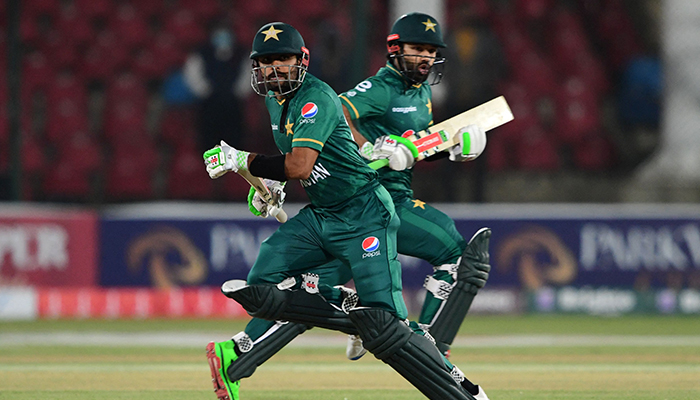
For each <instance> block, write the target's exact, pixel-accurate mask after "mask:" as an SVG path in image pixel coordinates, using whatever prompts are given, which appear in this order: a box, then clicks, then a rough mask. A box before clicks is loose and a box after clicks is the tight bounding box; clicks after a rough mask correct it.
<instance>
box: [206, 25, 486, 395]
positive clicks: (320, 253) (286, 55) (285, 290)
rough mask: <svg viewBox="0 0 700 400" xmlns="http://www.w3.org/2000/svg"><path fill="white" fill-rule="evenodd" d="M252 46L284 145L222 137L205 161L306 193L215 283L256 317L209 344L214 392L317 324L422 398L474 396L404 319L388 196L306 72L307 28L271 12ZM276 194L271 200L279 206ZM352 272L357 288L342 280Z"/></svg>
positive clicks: (330, 94) (255, 74) (323, 87)
mask: <svg viewBox="0 0 700 400" xmlns="http://www.w3.org/2000/svg"><path fill="white" fill-rule="evenodd" d="M250 58H251V59H252V60H253V68H252V79H251V84H252V86H253V89H254V90H255V91H256V92H257V93H258V94H260V95H262V96H265V104H266V106H267V109H268V111H269V114H270V119H271V122H272V131H273V136H274V140H275V143H276V144H277V147H278V148H279V150H280V152H281V153H282V154H278V155H274V156H266V155H261V154H255V153H249V152H245V151H242V150H238V149H235V148H233V147H231V146H228V145H227V144H226V143H225V142H223V141H222V142H221V145H220V146H217V147H216V148H214V149H211V150H209V151H207V152H205V154H204V158H205V163H206V165H207V172H208V173H209V175H210V177H212V178H218V177H220V176H222V175H224V174H225V173H227V172H229V171H233V172H243V171H248V172H249V173H250V174H252V175H253V176H257V177H261V178H265V179H266V180H267V181H266V182H267V185H268V186H269V187H270V188H271V189H272V191H273V192H275V193H280V192H281V189H280V188H281V187H282V184H281V182H285V181H287V180H290V179H296V180H300V181H301V184H302V186H303V187H304V189H305V191H306V193H307V195H308V197H309V199H310V203H311V204H309V205H307V206H306V207H304V208H303V209H302V210H301V211H300V212H299V213H298V214H297V215H296V216H294V217H293V218H291V219H289V221H287V222H286V223H285V224H283V225H281V227H280V228H279V229H278V230H277V231H276V232H275V233H273V234H272V235H271V236H270V237H269V238H268V239H267V240H265V241H264V242H263V243H262V245H261V248H260V253H259V254H258V258H257V259H256V262H255V263H254V265H253V267H252V269H251V271H250V273H249V274H248V277H247V280H246V281H242V280H232V281H228V282H225V283H224V285H223V286H222V289H221V290H222V292H223V293H224V294H225V295H226V296H228V297H230V298H232V299H234V300H236V301H237V302H238V303H240V304H241V305H242V306H243V307H244V308H245V310H246V311H247V312H248V313H249V314H250V315H251V316H253V317H254V318H253V320H251V321H250V323H249V324H248V325H247V327H246V329H245V331H244V332H240V333H239V334H237V335H235V336H234V337H233V338H232V339H231V340H228V341H225V342H220V343H216V342H211V343H209V345H208V346H207V360H208V362H209V365H210V369H211V374H212V378H213V379H212V381H213V383H214V389H215V392H216V395H217V397H218V398H219V399H220V400H227V399H228V400H232V399H238V389H239V385H240V379H241V378H244V377H247V376H250V375H251V374H252V373H253V372H254V371H255V368H256V367H257V366H259V365H261V364H262V363H263V362H264V361H266V360H267V359H268V358H269V357H271V356H272V355H273V354H275V353H276V352H277V351H279V349H281V348H282V347H283V346H284V345H286V344H287V343H288V342H289V341H291V340H292V339H293V338H294V337H296V336H297V335H299V334H300V333H303V332H304V331H305V330H307V329H309V328H311V327H313V326H319V327H323V328H328V329H334V330H339V331H342V332H345V333H347V334H353V335H358V336H359V337H360V338H361V339H362V340H363V343H364V345H365V347H366V348H367V350H368V351H370V352H372V353H373V354H374V355H375V357H377V358H379V359H381V360H382V361H383V362H385V363H387V364H388V365H390V366H391V367H392V368H394V369H395V370H396V371H397V372H398V373H399V374H401V375H402V376H404V377H405V378H406V379H407V380H408V381H409V382H411V383H412V384H413V385H414V386H415V387H416V388H417V389H418V390H420V391H421V392H422V393H423V394H425V395H426V396H427V397H428V398H431V399H460V400H461V399H469V400H474V399H475V397H474V396H473V395H472V394H470V392H474V388H475V387H477V386H476V385H474V384H472V383H471V382H470V381H469V380H467V379H466V378H465V377H464V374H462V372H461V371H460V370H459V369H458V368H457V367H456V366H453V365H452V364H451V363H450V362H449V361H447V360H446V359H445V358H444V357H443V356H442V354H441V353H440V351H439V350H438V349H437V347H435V344H434V342H432V341H431V340H430V336H429V335H425V333H424V332H423V331H422V330H421V329H420V328H419V327H418V325H417V324H415V323H409V322H408V321H407V320H406V316H407V311H406V306H405V304H404V302H403V297H402V294H401V266H400V265H399V263H398V260H397V252H396V231H397V229H398V226H399V220H398V218H397V216H396V213H395V210H394V205H393V202H392V200H391V197H390V196H389V193H388V192H387V190H386V189H385V188H384V187H383V186H381V185H380V184H379V181H378V180H377V173H376V172H375V171H374V170H372V169H371V168H369V167H368V166H367V165H366V163H365V161H364V160H363V159H362V157H361V156H360V154H359V151H358V150H359V149H358V146H357V144H356V143H355V142H354V141H353V138H352V133H351V132H350V129H349V127H348V125H347V123H346V120H345V117H344V115H343V111H342V106H341V104H340V100H339V99H338V97H337V95H336V94H335V92H334V91H333V90H332V89H331V88H330V87H329V86H328V85H327V84H325V83H324V82H322V81H320V80H318V79H317V78H315V77H313V76H312V75H310V74H309V73H307V67H308V63H309V51H308V50H307V49H306V47H305V46H304V41H303V38H302V37H301V35H300V34H299V32H298V31H297V30H296V29H294V28H293V27H292V26H290V25H288V24H285V23H279V22H276V23H270V24H267V25H265V26H263V27H262V28H261V29H260V30H259V31H258V32H257V34H256V35H255V38H254V41H253V50H252V52H251V55H250ZM256 196H258V195H257V194H253V195H252V198H251V204H253V205H254V207H255V208H256V210H257V211H258V212H260V213H262V212H263V210H265V208H266V207H269V206H270V205H269V204H267V203H264V202H262V201H261V200H260V199H256ZM277 198H278V201H277V203H276V204H274V205H273V206H274V207H281V199H282V196H277ZM333 260H338V261H339V263H337V264H334V263H332V262H331V261H333ZM350 279H353V280H354V282H355V287H356V292H355V291H353V290H350V289H347V288H344V287H342V286H338V285H341V284H342V283H345V282H347V281H348V280H350Z"/></svg>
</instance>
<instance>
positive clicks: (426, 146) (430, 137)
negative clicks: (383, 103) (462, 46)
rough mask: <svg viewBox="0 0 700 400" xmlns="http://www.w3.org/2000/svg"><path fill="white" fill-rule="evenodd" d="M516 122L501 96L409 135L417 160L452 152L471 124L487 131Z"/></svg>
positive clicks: (379, 162)
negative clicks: (416, 153) (460, 131)
mask: <svg viewBox="0 0 700 400" xmlns="http://www.w3.org/2000/svg"><path fill="white" fill-rule="evenodd" d="M512 120H513V113H512V112H511V111H510V107H509V106H508V103H507V102H506V99H505V97H503V96H499V97H496V98H495V99H493V100H490V101H487V102H486V103H484V104H482V105H480V106H476V107H474V108H472V109H471V110H467V111H465V112H463V113H461V114H458V115H456V116H454V117H452V118H450V119H447V120H445V121H443V122H441V123H439V124H437V125H433V126H430V127H428V129H426V130H423V131H420V132H416V133H414V134H413V135H410V136H406V138H407V139H408V140H410V141H411V142H412V143H413V144H415V145H416V148H418V157H417V158H416V160H417V161H420V160H422V159H424V158H428V157H430V156H432V155H433V154H436V153H438V152H441V151H444V150H447V149H449V148H450V147H452V146H454V145H455V144H457V143H459V139H458V138H457V131H459V129H460V128H462V127H463V126H467V125H470V124H474V125H478V126H479V127H480V128H481V129H483V130H484V131H485V132H486V131H490V130H491V129H493V128H496V127H499V126H501V125H503V124H505V123H506V122H509V121H512ZM387 165H389V160H387V159H382V160H376V161H372V162H371V163H369V166H370V167H371V168H372V169H375V170H376V169H379V168H382V167H385V166H387Z"/></svg>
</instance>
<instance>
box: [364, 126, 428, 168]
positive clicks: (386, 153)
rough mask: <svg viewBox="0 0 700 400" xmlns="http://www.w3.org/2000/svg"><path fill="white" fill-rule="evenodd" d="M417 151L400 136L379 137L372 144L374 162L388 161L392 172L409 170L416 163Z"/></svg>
mask: <svg viewBox="0 0 700 400" xmlns="http://www.w3.org/2000/svg"><path fill="white" fill-rule="evenodd" d="M417 156H418V150H417V149H416V146H415V145H414V144H413V143H411V142H410V141H409V140H408V139H405V138H402V137H400V136H394V135H385V136H380V137H378V138H377V140H376V141H375V142H374V154H373V156H372V158H373V159H375V160H381V159H388V160H389V168H391V169H393V170H394V171H403V170H405V169H407V168H411V167H412V166H413V165H414V164H415V163H416V157H417Z"/></svg>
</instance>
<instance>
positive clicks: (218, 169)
mask: <svg viewBox="0 0 700 400" xmlns="http://www.w3.org/2000/svg"><path fill="white" fill-rule="evenodd" d="M248 155H250V153H249V152H247V151H242V150H237V149H235V148H233V147H231V146H229V145H228V144H227V143H226V142H224V141H223V140H222V141H221V144H220V145H219V146H216V147H214V148H213V149H211V150H207V151H206V152H204V164H205V165H206V166H207V172H208V173H209V177H210V178H211V179H216V178H218V177H220V176H223V175H225V174H226V173H227V172H229V171H233V172H238V171H239V170H243V171H247V170H248Z"/></svg>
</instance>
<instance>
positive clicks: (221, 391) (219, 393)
mask: <svg viewBox="0 0 700 400" xmlns="http://www.w3.org/2000/svg"><path fill="white" fill-rule="evenodd" d="M207 361H208V362H209V369H211V382H212V384H214V393H216V397H217V398H218V399H219V400H231V397H229V395H228V390H227V389H226V385H225V384H224V379H223V378H222V377H221V374H220V373H219V371H220V370H221V359H220V358H219V356H217V355H216V343H215V342H209V344H208V345H207Z"/></svg>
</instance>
